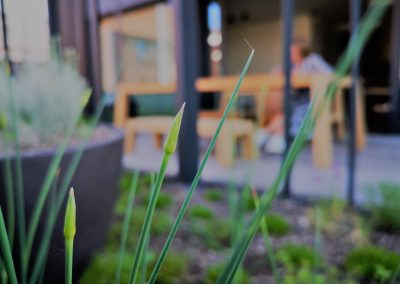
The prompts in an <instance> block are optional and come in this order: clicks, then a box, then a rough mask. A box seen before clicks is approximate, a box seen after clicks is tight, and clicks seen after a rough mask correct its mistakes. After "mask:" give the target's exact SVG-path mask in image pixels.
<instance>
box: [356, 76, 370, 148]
mask: <svg viewBox="0 0 400 284" xmlns="http://www.w3.org/2000/svg"><path fill="white" fill-rule="evenodd" d="M362 91H363V89H362V87H361V83H360V82H358V83H357V89H356V147H357V150H362V149H364V148H365V145H366V144H367V141H366V140H367V138H366V125H365V108H364V96H363V95H364V94H363V92H362Z"/></svg>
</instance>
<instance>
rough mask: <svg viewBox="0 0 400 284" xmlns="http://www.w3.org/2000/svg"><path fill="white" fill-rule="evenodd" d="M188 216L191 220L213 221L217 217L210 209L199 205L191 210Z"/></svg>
mask: <svg viewBox="0 0 400 284" xmlns="http://www.w3.org/2000/svg"><path fill="white" fill-rule="evenodd" d="M188 216H189V217H190V218H191V219H203V220H211V219H213V218H214V217H215V213H214V211H213V210H212V209H211V208H210V207H207V206H205V205H202V204H197V205H193V206H192V207H190V208H189V210H188Z"/></svg>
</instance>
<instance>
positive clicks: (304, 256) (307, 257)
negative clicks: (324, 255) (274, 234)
mask: <svg viewBox="0 0 400 284" xmlns="http://www.w3.org/2000/svg"><path fill="white" fill-rule="evenodd" d="M276 259H277V261H278V262H279V263H281V264H282V265H283V266H284V267H285V268H288V269H295V268H299V267H301V266H304V265H309V266H313V265H314V264H316V263H317V262H320V261H321V259H319V258H318V257H317V256H316V255H315V253H314V251H313V249H312V248H311V247H309V246H306V245H297V244H286V245H284V246H282V247H280V248H279V249H278V251H277V252H276Z"/></svg>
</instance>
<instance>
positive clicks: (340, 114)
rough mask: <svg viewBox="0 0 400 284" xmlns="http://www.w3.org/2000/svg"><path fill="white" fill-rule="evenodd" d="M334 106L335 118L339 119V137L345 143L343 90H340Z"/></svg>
mask: <svg viewBox="0 0 400 284" xmlns="http://www.w3.org/2000/svg"><path fill="white" fill-rule="evenodd" d="M334 104H335V105H334V108H335V116H336V118H337V121H336V123H337V136H338V138H339V140H340V141H342V142H343V141H344V140H345V138H346V127H345V120H344V108H343V89H339V90H338V92H337V93H336V96H335V101H334Z"/></svg>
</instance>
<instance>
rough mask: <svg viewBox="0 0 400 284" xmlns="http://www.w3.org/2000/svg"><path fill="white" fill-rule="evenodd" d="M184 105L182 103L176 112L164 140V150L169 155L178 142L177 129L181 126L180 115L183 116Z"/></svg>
mask: <svg viewBox="0 0 400 284" xmlns="http://www.w3.org/2000/svg"><path fill="white" fill-rule="evenodd" d="M185 105H186V103H183V105H182V107H181V109H180V110H179V112H178V113H177V114H176V116H175V118H174V121H173V123H172V126H171V129H170V131H169V133H168V135H167V138H166V139H165V142H164V152H165V153H167V154H169V155H172V154H173V153H174V152H175V150H176V144H177V143H178V136H179V130H180V128H181V122H182V116H183V111H184V109H185Z"/></svg>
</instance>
